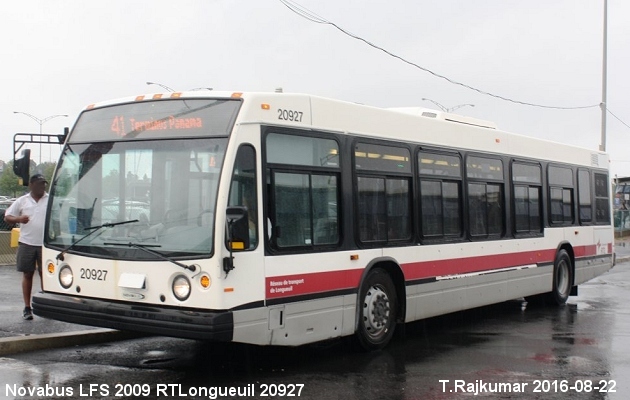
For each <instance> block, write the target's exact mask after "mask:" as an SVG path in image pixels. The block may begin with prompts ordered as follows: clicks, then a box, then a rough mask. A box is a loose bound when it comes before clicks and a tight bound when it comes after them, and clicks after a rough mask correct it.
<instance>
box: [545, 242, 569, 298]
mask: <svg viewBox="0 0 630 400" xmlns="http://www.w3.org/2000/svg"><path fill="white" fill-rule="evenodd" d="M571 276H572V268H571V257H570V256H569V253H567V251H566V250H560V251H559V252H558V254H557V255H556V260H555V262H554V264H553V286H552V291H551V293H549V298H550V300H551V301H553V302H554V303H556V304H558V305H562V304H565V303H566V302H567V300H568V299H569V294H570V293H571V281H572V280H571Z"/></svg>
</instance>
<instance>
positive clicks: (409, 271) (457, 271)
mask: <svg viewBox="0 0 630 400" xmlns="http://www.w3.org/2000/svg"><path fill="white" fill-rule="evenodd" d="M606 247H607V250H608V254H611V253H612V245H611V244H608V245H607V246H606ZM597 248H598V246H597V245H589V246H576V247H574V248H573V251H574V253H575V257H576V258H581V257H589V256H594V255H597V254H598V252H597ZM555 256H556V249H549V250H537V251H526V252H520V253H507V254H492V255H487V256H477V257H462V258H452V259H447V260H432V261H419V262H412V263H406V264H402V265H401V268H402V271H403V274H404V276H405V281H412V280H420V279H429V278H436V277H440V276H449V275H462V274H470V273H480V272H492V271H494V270H499V269H502V268H512V267H519V266H525V265H536V264H542V263H553V261H554V259H555ZM362 274H363V269H351V270H342V271H327V272H314V273H306V274H293V275H282V276H275V277H267V278H266V282H265V294H266V298H267V299H275V298H281V297H292V296H299V295H305V294H313V293H322V292H329V291H335V290H344V289H356V288H357V287H358V286H359V281H360V279H361V275H362Z"/></svg>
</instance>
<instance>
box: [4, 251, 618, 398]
mask: <svg viewBox="0 0 630 400" xmlns="http://www.w3.org/2000/svg"><path fill="white" fill-rule="evenodd" d="M628 302H630V262H628V261H626V262H623V263H620V264H618V265H617V266H616V267H615V268H613V269H612V270H611V271H609V272H607V273H606V274H604V275H602V276H600V277H598V278H596V279H594V280H592V281H590V282H588V283H586V284H584V285H581V286H580V293H579V295H578V296H576V297H571V298H570V299H569V303H568V304H567V305H565V306H562V307H555V306H547V305H544V304H538V303H535V302H530V303H528V304H524V303H523V302H519V301H511V302H505V303H501V304H498V305H494V306H490V307H483V308H478V309H474V310H469V311H466V312H460V313H454V314H450V315H448V316H442V317H438V318H431V319H427V320H424V321H418V322H414V323H411V324H408V325H407V329H406V335H405V337H400V336H398V337H396V338H395V339H394V340H393V341H392V343H391V344H390V346H388V347H387V348H385V349H384V350H382V351H378V352H372V353H363V352H359V351H357V350H355V349H354V348H353V347H352V346H351V342H350V341H348V340H335V341H332V342H330V343H320V344H317V345H311V346H302V347H298V348H278V347H257V346H247V345H238V344H208V343H203V342H199V341H194V340H185V339H173V338H167V337H147V338H142V339H134V340H126V341H119V342H112V343H102V344H98V345H90V346H74V347H71V348H64V349H52V350H47V351H35V352H29V353H22V354H16V355H12V356H5V357H4V358H2V359H1V362H0V390H1V391H2V392H1V393H0V398H1V396H2V395H5V398H8V399H14V398H19V399H22V398H43V397H29V396H28V395H27V391H26V390H27V388H31V389H32V388H43V389H42V390H44V389H45V388H46V387H47V385H48V387H50V388H53V387H54V388H55V390H57V391H63V393H61V394H59V392H58V394H57V395H56V396H55V398H59V399H82V398H83V399H84V398H103V399H114V398H127V399H143V398H149V399H176V398H177V399H182V398H190V399H203V398H205V399H207V398H215V397H213V395H212V393H215V394H217V393H219V392H218V391H219V390H223V393H224V394H223V395H219V394H217V396H216V398H221V399H264V398H269V397H273V398H284V397H290V396H288V395H287V393H289V392H290V391H292V392H291V393H293V395H294V396H293V397H298V396H297V393H299V394H300V395H299V397H300V398H305V399H344V400H345V399H352V400H354V399H357V400H359V399H361V400H381V399H396V400H412V399H470V398H480V399H486V398H497V399H499V398H500V399H508V398H509V399H512V398H516V399H532V398H538V399H626V398H628V396H629V395H630V381H628V379H627V377H628V376H630V341H629V340H628V339H630V336H629V333H628V332H630V329H629V328H630V311H629V310H628V308H627V304H628ZM20 390H21V391H20ZM229 390H233V391H234V392H233V393H232V394H229V393H228V392H229ZM238 390H240V392H238ZM248 390H250V391H248ZM270 391H273V392H272V393H275V394H276V395H275V396H273V395H270V394H269V393H270ZM497 391H498V393H497ZM280 393H284V395H281V394H280ZM475 393H476V394H475ZM265 394H267V395H266V396H265Z"/></svg>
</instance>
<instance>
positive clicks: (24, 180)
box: [13, 149, 31, 186]
mask: <svg viewBox="0 0 630 400" xmlns="http://www.w3.org/2000/svg"><path fill="white" fill-rule="evenodd" d="M30 169H31V150H30V149H25V150H22V158H18V159H17V160H16V159H15V158H13V173H15V175H17V176H18V178H20V184H21V185H22V186H28V179H29V177H30Z"/></svg>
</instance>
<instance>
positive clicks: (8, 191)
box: [0, 160, 57, 197]
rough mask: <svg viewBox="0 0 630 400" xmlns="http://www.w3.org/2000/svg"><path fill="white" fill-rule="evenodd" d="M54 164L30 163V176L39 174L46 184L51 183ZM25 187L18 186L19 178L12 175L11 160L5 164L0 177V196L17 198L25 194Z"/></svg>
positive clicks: (26, 189)
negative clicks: (42, 176)
mask: <svg viewBox="0 0 630 400" xmlns="http://www.w3.org/2000/svg"><path fill="white" fill-rule="evenodd" d="M56 166H57V164H56V163H53V162H45V163H41V164H40V165H38V166H35V163H34V162H33V161H31V168H30V175H31V176H32V175H33V174H34V173H40V174H42V175H44V176H45V177H46V180H48V182H52V176H53V173H54V172H55V167H56ZM27 191H28V188H27V187H26V186H22V185H20V182H19V178H18V177H17V175H15V174H14V173H13V160H11V161H9V162H7V163H5V167H4V171H3V172H2V175H0V194H1V195H3V196H11V197H18V196H20V195H22V194H23V193H25V192H27Z"/></svg>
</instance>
